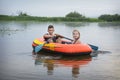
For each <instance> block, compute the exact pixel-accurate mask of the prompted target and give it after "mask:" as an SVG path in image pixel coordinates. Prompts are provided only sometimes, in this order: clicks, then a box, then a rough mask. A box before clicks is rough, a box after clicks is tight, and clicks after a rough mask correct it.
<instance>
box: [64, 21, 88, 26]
mask: <svg viewBox="0 0 120 80" xmlns="http://www.w3.org/2000/svg"><path fill="white" fill-rule="evenodd" d="M65 25H66V26H69V27H82V26H89V23H87V22H67V23H65Z"/></svg>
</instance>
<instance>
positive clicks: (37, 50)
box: [35, 44, 43, 53]
mask: <svg viewBox="0 0 120 80" xmlns="http://www.w3.org/2000/svg"><path fill="white" fill-rule="evenodd" d="M42 47H43V44H40V45H38V46H36V47H35V53H37V52H39V51H40V50H41V49H42Z"/></svg>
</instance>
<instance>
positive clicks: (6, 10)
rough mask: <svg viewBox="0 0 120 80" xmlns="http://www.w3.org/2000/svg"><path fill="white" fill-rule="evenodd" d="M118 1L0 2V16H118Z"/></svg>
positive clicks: (33, 0)
mask: <svg viewBox="0 0 120 80" xmlns="http://www.w3.org/2000/svg"><path fill="white" fill-rule="evenodd" d="M119 5H120V0H0V14H2V15H3V14H4V15H18V13H19V12H21V11H22V12H25V13H27V14H28V15H31V16H42V17H64V16H65V15H66V14H68V13H70V12H74V11H76V12H78V13H80V14H82V15H84V16H86V17H98V16H100V15H102V14H120V6H119Z"/></svg>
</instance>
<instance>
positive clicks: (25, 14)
mask: <svg viewBox="0 0 120 80" xmlns="http://www.w3.org/2000/svg"><path fill="white" fill-rule="evenodd" d="M18 16H29V15H28V14H27V13H24V12H19V13H18Z"/></svg>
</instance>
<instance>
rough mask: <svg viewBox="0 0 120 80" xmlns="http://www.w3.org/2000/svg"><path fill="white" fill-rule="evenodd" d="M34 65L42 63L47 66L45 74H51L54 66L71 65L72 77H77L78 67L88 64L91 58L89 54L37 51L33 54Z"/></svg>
mask: <svg viewBox="0 0 120 80" xmlns="http://www.w3.org/2000/svg"><path fill="white" fill-rule="evenodd" d="M33 54H34V53H33ZM34 59H35V65H43V66H44V67H46V68H47V74H48V75H53V74H54V68H55V67H57V68H58V67H71V73H72V77H73V78H78V76H79V74H80V68H81V67H83V66H85V65H88V64H89V63H90V61H91V60H92V58H91V56H90V55H84V56H65V55H61V54H51V53H45V52H42V51H41V52H39V53H38V54H36V56H34Z"/></svg>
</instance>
